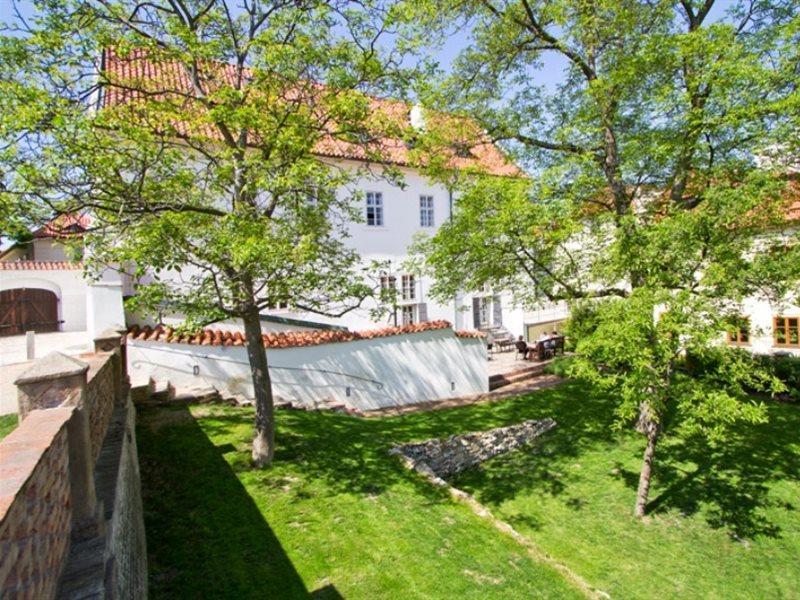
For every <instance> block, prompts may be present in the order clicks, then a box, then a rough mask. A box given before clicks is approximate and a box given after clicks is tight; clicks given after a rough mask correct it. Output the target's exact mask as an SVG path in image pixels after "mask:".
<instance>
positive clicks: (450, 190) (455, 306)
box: [447, 186, 459, 329]
mask: <svg viewBox="0 0 800 600" xmlns="http://www.w3.org/2000/svg"><path fill="white" fill-rule="evenodd" d="M447 211H448V214H447V218H448V220H450V222H452V221H453V188H451V187H450V186H448V187H447ZM458 316H459V315H458V293H456V295H455V296H453V328H454V329H458Z"/></svg>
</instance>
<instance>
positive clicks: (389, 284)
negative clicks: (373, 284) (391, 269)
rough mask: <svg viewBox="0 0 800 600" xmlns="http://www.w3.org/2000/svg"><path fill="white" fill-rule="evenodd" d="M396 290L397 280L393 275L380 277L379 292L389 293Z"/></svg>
mask: <svg viewBox="0 0 800 600" xmlns="http://www.w3.org/2000/svg"><path fill="white" fill-rule="evenodd" d="M396 288H397V279H395V277H394V275H381V290H384V291H387V292H390V291H393V290H395V289H396Z"/></svg>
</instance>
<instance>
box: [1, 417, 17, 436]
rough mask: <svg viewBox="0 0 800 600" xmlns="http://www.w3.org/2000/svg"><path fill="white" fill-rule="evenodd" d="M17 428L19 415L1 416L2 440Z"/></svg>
mask: <svg viewBox="0 0 800 600" xmlns="http://www.w3.org/2000/svg"><path fill="white" fill-rule="evenodd" d="M16 428H17V415H15V414H10V415H0V440H2V439H3V438H4V437H6V436H7V435H8V434H9V433H11V432H12V431H14V430H15V429H16Z"/></svg>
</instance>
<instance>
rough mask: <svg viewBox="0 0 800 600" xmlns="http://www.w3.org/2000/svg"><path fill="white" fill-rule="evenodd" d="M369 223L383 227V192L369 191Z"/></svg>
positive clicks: (372, 225)
mask: <svg viewBox="0 0 800 600" xmlns="http://www.w3.org/2000/svg"><path fill="white" fill-rule="evenodd" d="M367 225H369V226H370V227H383V194H382V193H380V192H367Z"/></svg>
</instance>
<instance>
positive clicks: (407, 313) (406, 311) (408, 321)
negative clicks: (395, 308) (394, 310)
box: [401, 304, 414, 325]
mask: <svg viewBox="0 0 800 600" xmlns="http://www.w3.org/2000/svg"><path fill="white" fill-rule="evenodd" d="M401 309H402V313H401V314H402V317H403V325H412V324H413V323H414V305H413V304H407V305H405V306H402V307H401Z"/></svg>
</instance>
